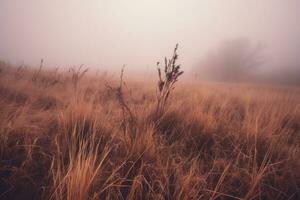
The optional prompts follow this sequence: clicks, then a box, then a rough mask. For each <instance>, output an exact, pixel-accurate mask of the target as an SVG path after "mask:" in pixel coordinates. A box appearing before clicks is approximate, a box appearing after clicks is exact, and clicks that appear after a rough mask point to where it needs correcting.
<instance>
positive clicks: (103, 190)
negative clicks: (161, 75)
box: [0, 63, 300, 200]
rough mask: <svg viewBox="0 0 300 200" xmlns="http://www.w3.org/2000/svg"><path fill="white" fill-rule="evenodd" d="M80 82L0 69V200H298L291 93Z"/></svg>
mask: <svg viewBox="0 0 300 200" xmlns="http://www.w3.org/2000/svg"><path fill="white" fill-rule="evenodd" d="M81 72H83V69H81V71H79V73H77V71H76V70H75V69H74V71H70V72H62V70H58V71H56V70H50V69H49V70H45V69H41V70H33V69H29V68H24V67H20V68H14V67H10V66H7V65H5V64H4V63H2V64H1V72H0V199H69V200H71V199H72V200H73V199H78V200H83V199H187V200H188V199H283V200H285V199H299V198H300V170H299V169H300V152H299V150H300V90H299V88H286V87H285V88H283V87H272V86H262V85H241V84H221V83H218V84H217V83H215V84H214V83H196V82H195V83H187V82H184V81H183V82H179V83H176V84H177V85H176V88H175V90H172V92H171V93H170V95H169V98H168V99H167V102H166V105H165V106H164V108H163V109H162V111H161V112H160V113H159V114H158V113H157V94H158V91H157V90H156V87H157V86H156V81H155V80H153V81H151V80H149V81H136V80H134V79H133V78H126V77H125V78H124V79H126V80H125V81H126V84H121V85H122V88H119V86H120V85H119V79H118V78H111V77H110V76H108V75H106V74H97V73H89V72H88V73H81ZM81 75H82V76H81Z"/></svg>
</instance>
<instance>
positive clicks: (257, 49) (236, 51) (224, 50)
mask: <svg viewBox="0 0 300 200" xmlns="http://www.w3.org/2000/svg"><path fill="white" fill-rule="evenodd" d="M261 50H262V46H261V45H260V44H253V43H252V42H251V41H250V40H248V39H245V38H238V39H230V40H225V41H223V42H221V43H220V44H219V45H218V46H217V48H215V49H214V50H213V51H209V52H208V53H207V55H206V56H205V57H204V58H203V59H202V61H201V62H200V65H198V66H197V69H196V71H197V72H198V73H197V74H198V75H200V76H201V77H202V78H203V77H206V78H209V79H216V80H225V81H236V80H243V79H245V78H247V77H249V75H250V74H251V72H252V70H253V69H255V68H257V67H259V66H260V65H261V64H262V62H263V59H262V56H261Z"/></svg>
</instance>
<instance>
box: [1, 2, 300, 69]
mask: <svg viewBox="0 0 300 200" xmlns="http://www.w3.org/2000/svg"><path fill="white" fill-rule="evenodd" d="M240 37H242V38H248V39H250V40H251V41H253V42H259V43H261V44H262V45H263V56H264V59H265V62H264V65H265V66H266V67H274V68H275V67H282V68H284V67H285V66H299V65H298V63H300V0H0V59H1V60H4V61H9V62H12V63H22V62H24V63H26V64H31V65H39V61H40V59H41V58H43V59H44V61H45V63H46V65H49V66H55V67H56V66H65V65H73V64H74V65H79V64H86V65H87V66H93V67H101V68H103V69H119V68H120V67H121V66H122V65H123V64H126V65H127V67H128V68H130V69H139V70H151V69H152V67H153V68H154V67H155V65H156V62H157V61H159V60H162V58H164V56H169V55H170V54H171V52H172V49H173V48H174V46H175V44H176V43H177V42H178V43H179V45H180V47H179V54H180V59H181V60H180V62H181V63H182V64H183V69H191V68H192V67H193V66H195V65H196V64H197V63H198V62H199V60H200V59H201V57H202V56H203V55H205V53H206V52H207V51H208V50H209V49H211V48H213V47H214V46H216V45H217V44H218V43H219V42H220V41H222V40H224V39H228V38H240Z"/></svg>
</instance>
